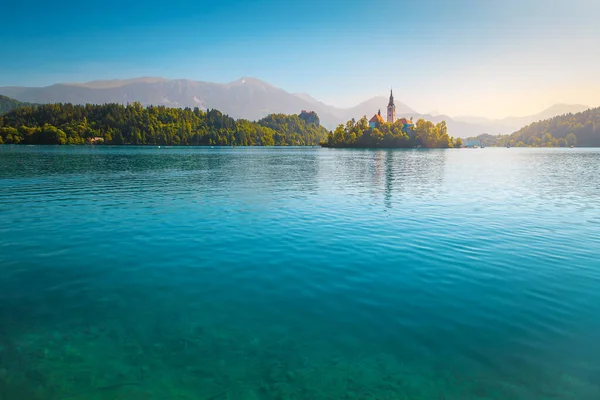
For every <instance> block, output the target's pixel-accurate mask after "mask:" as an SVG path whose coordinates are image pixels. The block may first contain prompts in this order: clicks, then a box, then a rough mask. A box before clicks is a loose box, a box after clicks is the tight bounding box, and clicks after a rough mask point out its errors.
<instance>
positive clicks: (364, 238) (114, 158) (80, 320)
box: [0, 146, 600, 400]
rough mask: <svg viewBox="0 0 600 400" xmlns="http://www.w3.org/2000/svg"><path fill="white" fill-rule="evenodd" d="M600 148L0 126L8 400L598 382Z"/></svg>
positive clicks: (460, 395) (3, 370) (393, 395)
mask: <svg viewBox="0 0 600 400" xmlns="http://www.w3.org/2000/svg"><path fill="white" fill-rule="evenodd" d="M599 168H600V151H598V150H594V149H479V150H392V151H389V150H378V151H367V150H335V149H307V148H272V149H243V148H236V149H207V148H166V149H164V148H163V149H158V148H134V147H115V148H111V147H96V148H86V147H61V148H52V147H17V146H0V269H1V275H0V321H1V323H0V399H2V400H4V399H9V400H12V399H52V400H55V399H61V400H71V399H93V400H94V399H119V398H121V399H152V398H155V399H190V400H191V399H217V400H220V399H436V400H437V399H465V398H468V399H503V400H504V399H554V398H559V399H584V400H587V399H590V400H591V399H598V398H600V386H599V384H598V383H599V382H600V365H599V364H598V362H597V360H599V359H600V345H599V344H598V340H597V338H598V337H599V336H600V291H598V285H599V283H600V265H599V264H598V263H597V254H598V253H599V252H600V219H599V217H598V216H599V215H600V180H599V179H598V176H597V171H598V170H599Z"/></svg>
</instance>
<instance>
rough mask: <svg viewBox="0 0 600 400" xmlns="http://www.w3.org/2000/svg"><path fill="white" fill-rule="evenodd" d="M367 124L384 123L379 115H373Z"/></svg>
mask: <svg viewBox="0 0 600 400" xmlns="http://www.w3.org/2000/svg"><path fill="white" fill-rule="evenodd" d="M369 122H380V123H382V124H383V123H385V120H384V119H383V117H382V116H381V114H375V115H373V118H371V119H370V120H369Z"/></svg>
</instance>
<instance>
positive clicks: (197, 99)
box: [0, 77, 589, 137]
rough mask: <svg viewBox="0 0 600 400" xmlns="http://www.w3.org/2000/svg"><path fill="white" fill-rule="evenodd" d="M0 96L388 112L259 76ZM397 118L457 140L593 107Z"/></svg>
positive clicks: (324, 114)
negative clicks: (335, 101) (342, 103)
mask: <svg viewBox="0 0 600 400" xmlns="http://www.w3.org/2000/svg"><path fill="white" fill-rule="evenodd" d="M0 95H4V96H9V97H11V98H13V99H16V100H19V101H22V102H28V103H73V104H85V103H93V104H104V103H132V102H135V101H137V102H140V103H142V104H143V105H151V104H152V105H164V106H168V107H190V108H193V107H199V108H201V109H208V108H210V109H218V110H220V111H222V112H224V113H226V114H229V115H230V116H232V117H234V118H245V119H249V120H258V119H260V118H263V117H265V116H266V115H268V114H272V113H283V114H298V113H299V112H300V111H301V110H312V111H315V112H317V114H318V115H319V117H320V119H321V124H322V125H323V126H324V127H326V128H327V129H334V128H335V126H336V125H338V124H341V123H345V122H346V121H348V120H349V119H351V118H355V119H359V118H361V117H362V116H364V115H366V116H367V117H368V118H370V117H371V116H372V115H373V114H375V113H376V112H377V111H378V110H380V109H381V110H382V112H384V113H385V107H386V106H387V103H388V97H387V96H377V97H373V98H371V99H369V100H367V101H364V102H362V103H360V104H358V105H357V106H355V107H352V108H338V107H334V106H331V105H327V104H325V103H323V102H321V101H318V100H316V99H314V98H313V97H311V96H310V95H308V94H306V93H289V92H286V91H285V90H283V89H280V88H277V87H275V86H273V85H271V84H269V83H267V82H264V81H261V80H259V79H255V78H241V79H238V80H236V81H233V82H230V83H225V84H220V83H213V82H201V81H193V80H188V79H164V78H156V77H145V78H135V79H127V80H108V81H92V82H87V83H63V84H55V85H51V86H45V87H17V86H6V87H0ZM395 103H396V114H397V115H398V117H407V118H413V119H414V120H416V119H418V118H421V117H422V118H425V119H427V120H430V121H433V122H436V123H437V122H439V121H442V120H445V121H446V123H447V125H448V131H449V133H450V134H451V135H453V136H456V137H470V136H476V135H479V134H482V133H488V134H493V135H495V134H506V133H512V132H514V131H516V130H518V129H519V128H521V127H523V126H524V125H527V124H530V123H532V122H536V121H539V120H542V119H545V118H549V117H554V116H556V115H562V114H566V113H570V112H580V111H583V110H585V109H588V108H589V107H587V106H583V105H568V104H559V105H556V106H553V107H551V108H549V109H547V110H544V111H542V112H541V113H539V114H536V115H532V116H527V117H509V118H504V119H499V120H490V119H485V118H478V117H468V116H466V117H456V118H451V117H449V116H447V115H430V114H420V113H418V112H417V111H415V110H414V109H412V108H410V107H409V106H407V105H406V104H404V103H402V102H399V101H397V100H396V102H395Z"/></svg>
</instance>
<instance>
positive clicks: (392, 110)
mask: <svg viewBox="0 0 600 400" xmlns="http://www.w3.org/2000/svg"><path fill="white" fill-rule="evenodd" d="M387 122H388V123H390V124H393V123H394V122H396V105H395V104H394V92H392V89H391V88H390V102H389V103H388V106H387Z"/></svg>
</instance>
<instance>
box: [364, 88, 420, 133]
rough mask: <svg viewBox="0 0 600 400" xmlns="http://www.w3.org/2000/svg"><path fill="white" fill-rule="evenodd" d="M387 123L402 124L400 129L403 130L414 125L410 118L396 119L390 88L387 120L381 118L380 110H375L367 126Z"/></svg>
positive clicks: (408, 130)
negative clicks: (375, 112)
mask: <svg viewBox="0 0 600 400" xmlns="http://www.w3.org/2000/svg"><path fill="white" fill-rule="evenodd" d="M386 122H387V123H388V124H396V123H397V124H402V130H403V131H404V132H410V131H411V129H412V128H413V127H414V124H413V122H412V121H411V120H408V119H406V118H400V119H396V105H395V104H394V93H393V92H392V90H391V89H390V101H389V103H388V106H387V121H386V120H384V119H383V117H382V116H381V110H379V111H378V112H377V114H375V115H373V118H371V119H370V120H369V126H370V127H371V128H372V129H375V128H379V127H380V126H381V125H382V124H384V123H386Z"/></svg>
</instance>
